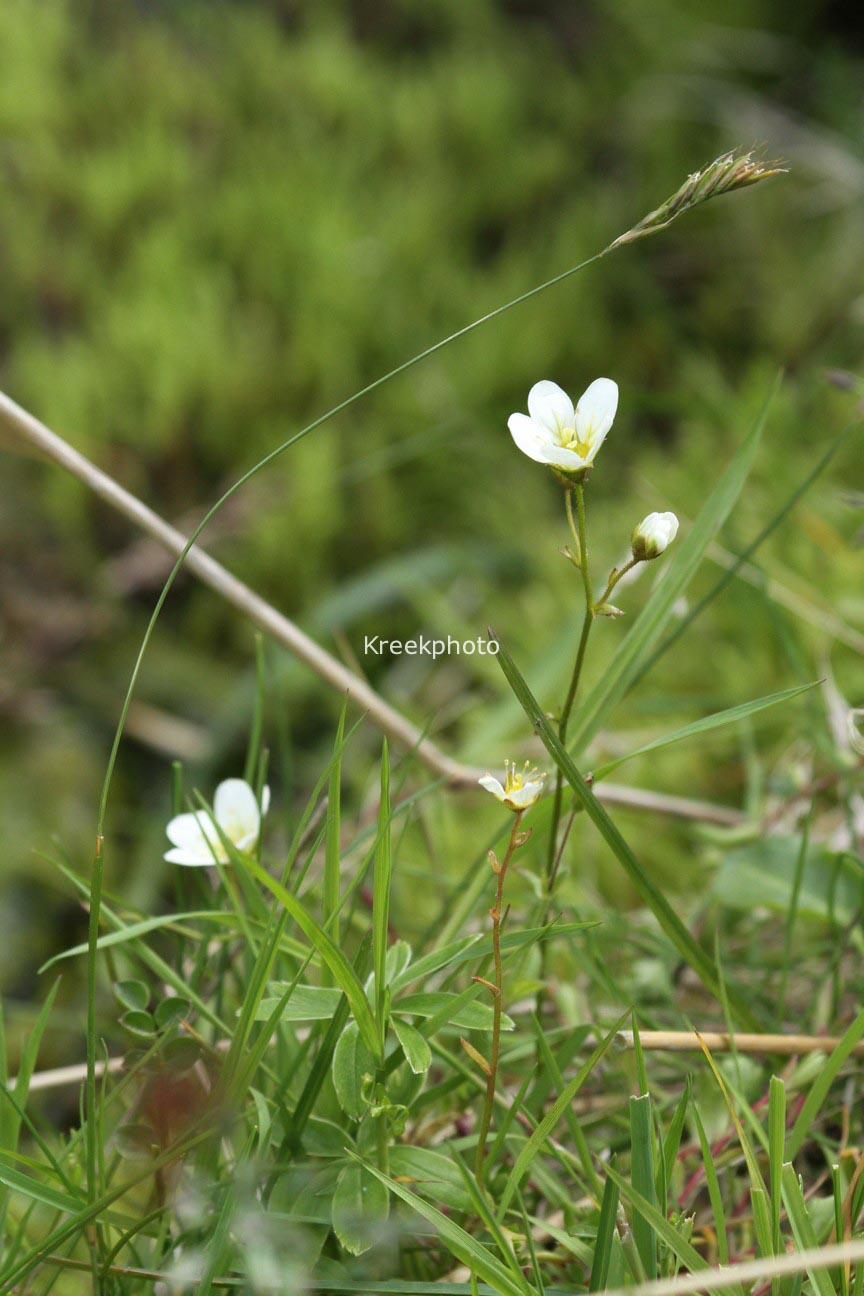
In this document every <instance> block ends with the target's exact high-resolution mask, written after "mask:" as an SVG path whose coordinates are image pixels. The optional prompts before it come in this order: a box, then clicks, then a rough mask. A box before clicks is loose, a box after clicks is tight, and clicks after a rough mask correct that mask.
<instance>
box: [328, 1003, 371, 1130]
mask: <svg viewBox="0 0 864 1296" xmlns="http://www.w3.org/2000/svg"><path fill="white" fill-rule="evenodd" d="M374 1074H375V1058H374V1057H373V1055H372V1053H371V1051H370V1050H369V1049H368V1048H367V1047H366V1043H365V1041H364V1039H363V1037H362V1035H361V1034H360V1031H359V1030H358V1027H357V1023H356V1022H349V1023H348V1025H347V1026H346V1027H345V1029H344V1031H343V1032H342V1034H341V1035H340V1036H339V1039H338V1041H337V1044H336V1047H335V1049H334V1050H333V1086H334V1088H335V1090H336V1097H337V1098H338V1099H339V1103H340V1106H341V1107H342V1110H343V1111H344V1112H345V1114H346V1116H350V1117H351V1119H352V1120H360V1119H361V1117H363V1116H365V1115H366V1112H367V1111H368V1110H369V1107H368V1104H367V1103H365V1102H364V1101H363V1097H362V1095H363V1091H364V1088H365V1087H366V1086H365V1084H364V1077H365V1076H374Z"/></svg>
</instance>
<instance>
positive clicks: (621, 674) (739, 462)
mask: <svg viewBox="0 0 864 1296" xmlns="http://www.w3.org/2000/svg"><path fill="white" fill-rule="evenodd" d="M778 386H779V380H778V382H775V383H774V385H773V387H772V389H771V392H770V393H769V395H768V397H767V399H766V400H765V402H764V404H763V406H762V410H761V411H760V413H759V415H758V417H757V419H756V421H755V422H754V424H753V427H752V428H751V430H750V432H749V433H748V434H747V437H746V438H745V440H744V442H743V443H742V445H741V446H740V447H739V449H738V451H737V453H736V454H735V456H734V457H733V459H732V462H731V463H730V464H729V465H728V467H727V468H726V469H725V471H724V472H723V473H722V474H721V477H720V480H719V481H718V483H717V485H716V486H715V488H714V490H713V491H712V492H711V494H710V495H709V496H708V499H707V500H706V501H705V504H704V505H703V507H702V511H701V512H700V514H699V516H698V518H697V519H696V522H695V523H694V525H693V527H692V529H691V531H690V533H689V535H688V536H686V537H685V539H684V540H682V541H681V543H680V544H679V545H677V546H676V549H675V552H674V554H673V556H672V558H671V560H670V561H669V564H668V566H667V568H666V571H665V572H664V573H663V575H662V577H661V579H660V581H659V583H658V585H657V587H656V588H655V589H654V591H653V593H652V595H651V597H650V599H649V600H648V603H647V604H646V605H645V607H644V608H643V609H642V611H641V612H640V614H639V616H638V617H637V618H636V621H635V622H634V624H633V627H632V629H631V630H630V633H629V634H628V635H627V636H626V638H625V639H624V641H623V642H622V644H621V646H620V647H619V648H618V651H617V652H616V653H615V655H614V657H613V658H612V660H611V662H610V663H609V665H608V666H607V668H606V669H605V670H604V672H603V675H602V677H601V679H600V680H599V681H598V683H597V686H596V687H595V688H593V689H592V690H591V691H590V692H589V693H587V694H586V695H585V698H584V700H583V701H582V702H581V704H580V705H579V706H577V708H576V710H575V711H574V713H573V717H572V719H571V723H570V735H571V737H570V743H569V747H570V750H572V751H583V750H584V749H585V747H586V745H587V744H588V742H589V741H590V740H591V738H593V736H594V735H595V734H596V732H597V730H598V729H599V727H600V725H601V724H603V723H604V721H606V720H607V719H608V717H609V715H610V713H611V711H612V709H613V708H614V706H615V705H616V703H617V702H619V701H620V700H621V698H622V697H623V696H624V694H625V693H626V691H627V688H628V686H629V684H630V682H631V681H632V680H633V679H634V678H635V676H636V674H637V672H638V670H639V668H640V666H641V664H642V662H643V661H644V659H645V658H646V657H647V656H648V654H649V653H650V652H651V650H652V648H653V647H654V645H655V644H656V643H657V640H658V639H659V637H660V635H661V634H662V632H663V628H664V626H665V625H666V622H667V621H668V619H669V616H670V615H671V612H672V608H673V606H674V604H675V602H676V601H677V599H679V598H680V597H681V595H682V594H683V593H684V591H685V590H686V589H687V586H688V585H689V584H690V581H691V580H692V579H693V576H694V575H695V573H696V570H697V568H698V567H699V564H700V563H701V561H702V558H703V557H704V555H705V551H706V550H707V548H708V546H709V545H710V543H711V541H712V540H713V539H714V537H715V536H716V535H717V532H718V531H719V530H720V528H721V526H722V525H723V523H724V522H725V521H726V518H727V517H728V516H729V514H730V512H731V511H732V508H733V507H734V505H735V502H736V500H737V499H738V496H739V495H740V493H741V490H742V487H743V486H744V483H745V481H746V480H747V477H748V475H749V473H750V469H751V468H752V466H753V461H754V459H755V457H756V451H757V450H758V448H759V442H760V440H761V438H762V431H763V429H764V427H765V420H766V419H767V417H768V410H769V409H770V406H771V403H772V401H773V400H774V396H775V394H776V391H777V388H778Z"/></svg>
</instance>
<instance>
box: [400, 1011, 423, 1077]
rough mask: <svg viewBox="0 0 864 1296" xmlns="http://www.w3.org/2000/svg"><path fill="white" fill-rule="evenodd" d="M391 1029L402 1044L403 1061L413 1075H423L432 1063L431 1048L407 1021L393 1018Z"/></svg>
mask: <svg viewBox="0 0 864 1296" xmlns="http://www.w3.org/2000/svg"><path fill="white" fill-rule="evenodd" d="M393 1030H394V1032H395V1035H396V1038H397V1039H398V1041H399V1043H400V1044H401V1045H402V1052H403V1053H404V1054H405V1061H406V1062H407V1063H408V1065H409V1067H410V1068H411V1070H412V1071H413V1072H414V1074H415V1075H423V1074H425V1072H426V1071H428V1070H429V1068H430V1066H431V1065H432V1050H431V1049H430V1047H429V1045H428V1043H427V1042H426V1040H425V1039H424V1038H423V1036H422V1035H421V1034H420V1032H419V1031H418V1030H416V1029H415V1028H414V1027H413V1026H409V1024H408V1022H406V1021H400V1019H399V1018H398V1017H394V1018H393Z"/></svg>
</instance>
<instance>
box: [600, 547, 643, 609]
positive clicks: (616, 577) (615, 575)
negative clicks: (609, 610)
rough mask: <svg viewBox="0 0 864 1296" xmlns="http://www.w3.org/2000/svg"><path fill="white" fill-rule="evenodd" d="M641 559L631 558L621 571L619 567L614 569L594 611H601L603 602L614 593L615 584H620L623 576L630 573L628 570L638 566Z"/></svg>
mask: <svg viewBox="0 0 864 1296" xmlns="http://www.w3.org/2000/svg"><path fill="white" fill-rule="evenodd" d="M640 561H641V559H639V558H631V559H630V561H629V562H627V563H625V564H624V566H623V567H622V568H621V570H620V571H619V570H618V568H617V567H616V568H615V569H614V570H613V571H612V574H611V575H610V577H609V581H608V584H607V586H606V588H605V590H604V591H603V593H602V594H601V595H600V597H599V599H598V600H597V602H596V603H595V604H594V611H595V612H599V611H600V609H601V608H602V606H603V604H604V603H605V602H606V600H607V599H608V597H609V595H610V594H611V593H612V591H613V590H614V588H615V586H616V585H617V584H618V582H619V581H620V579H621V577H622V576H626V575H627V573H628V571H632V569H633V568H634V567H635V566H636V564H637V563H639V562H640Z"/></svg>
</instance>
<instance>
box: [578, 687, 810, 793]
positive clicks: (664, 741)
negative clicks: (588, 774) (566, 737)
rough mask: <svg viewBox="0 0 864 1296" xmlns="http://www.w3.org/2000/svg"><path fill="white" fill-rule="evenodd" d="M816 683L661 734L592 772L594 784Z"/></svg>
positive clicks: (784, 691) (794, 695)
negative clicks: (638, 760)
mask: <svg viewBox="0 0 864 1296" xmlns="http://www.w3.org/2000/svg"><path fill="white" fill-rule="evenodd" d="M819 682H820V681H819V680H814V681H813V682H812V683H811V684H799V685H797V687H795V688H790V689H784V690H783V692H782V693H769V694H767V695H766V696H765V697H761V698H755V699H754V700H753V701H752V702H742V703H740V705H739V706H734V707H729V708H728V709H727V710H725V711H716V712H715V713H714V715H710V716H704V717H703V718H702V719H701V720H694V721H693V723H692V724H689V725H684V727H683V728H681V729H675V730H674V731H673V732H672V733H668V734H664V735H663V737H662V738H655V739H654V741H653V742H649V743H646V744H645V746H644V747H637V748H636V750H635V751H632V752H628V753H627V755H626V756H618V757H617V758H616V759H615V760H613V761H607V763H606V764H605V765H601V766H600V767H599V768H598V769H596V770H594V781H595V783H596V782H597V781H598V779H602V778H606V776H607V775H608V774H611V773H612V771H613V770H616V769H618V766H619V765H624V764H625V763H626V762H627V761H630V760H635V759H636V757H637V756H644V755H645V754H646V753H647V752H652V751H658V750H659V749H660V748H661V747H671V746H672V744H673V743H677V742H681V741H682V740H683V739H685V738H695V737H697V736H698V735H699V734H703V733H710V731H711V730H712V729H722V728H723V726H724V725H729V724H735V722H736V721H737V720H744V719H745V718H746V717H747V716H751V715H755V714H756V713H757V712H758V711H765V710H767V708H768V707H772V706H777V705H778V704H779V703H780V702H788V701H789V700H790V699H791V698H794V697H798V695H799V693H806V692H807V691H808V689H812V688H815V687H816V685H817V684H818V683H819Z"/></svg>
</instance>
